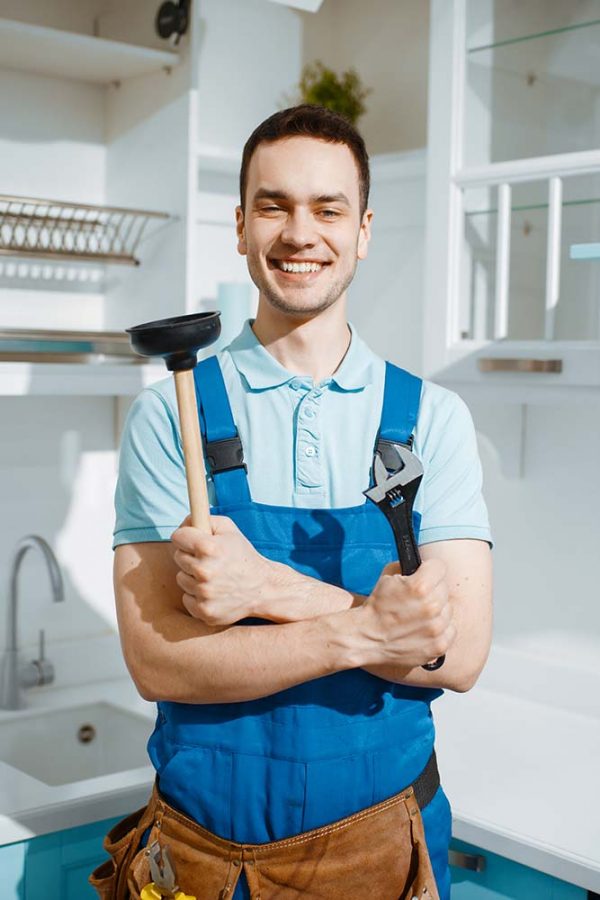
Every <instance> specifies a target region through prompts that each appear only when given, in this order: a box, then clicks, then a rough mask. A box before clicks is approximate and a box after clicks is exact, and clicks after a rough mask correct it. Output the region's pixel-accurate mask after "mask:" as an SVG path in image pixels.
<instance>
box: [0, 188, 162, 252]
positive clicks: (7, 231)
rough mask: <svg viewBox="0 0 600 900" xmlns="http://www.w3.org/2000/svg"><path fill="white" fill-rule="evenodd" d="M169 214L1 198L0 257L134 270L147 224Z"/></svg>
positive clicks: (5, 195)
mask: <svg viewBox="0 0 600 900" xmlns="http://www.w3.org/2000/svg"><path fill="white" fill-rule="evenodd" d="M170 218H172V217H171V216H170V215H169V214H168V213H161V212H149V211H147V210H140V209H122V208H119V207H116V206H94V205H90V204H82V203H63V202H61V201H57V200H42V199H39V198H32V197H13V196H9V195H7V194H0V254H6V255H9V256H15V255H18V256H34V257H37V258H43V259H63V260H69V261H86V262H104V263H124V264H126V265H133V266H137V265H139V259H137V257H136V255H135V254H136V250H137V247H138V245H139V243H140V241H141V239H142V236H143V234H144V231H145V229H146V226H147V225H148V223H149V222H150V221H157V220H163V221H164V220H167V219H170Z"/></svg>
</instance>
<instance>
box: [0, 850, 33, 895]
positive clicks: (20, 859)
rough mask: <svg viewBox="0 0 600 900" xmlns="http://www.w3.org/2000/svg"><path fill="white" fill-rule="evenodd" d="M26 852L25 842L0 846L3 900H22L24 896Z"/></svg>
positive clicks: (0, 874) (0, 876)
mask: <svg viewBox="0 0 600 900" xmlns="http://www.w3.org/2000/svg"><path fill="white" fill-rule="evenodd" d="M26 852H27V843H26V842H23V843H20V844H8V846H6V847H0V885H1V887H2V897H3V898H4V900H23V898H24V897H25V883H24V880H23V872H24V871H25V854H26Z"/></svg>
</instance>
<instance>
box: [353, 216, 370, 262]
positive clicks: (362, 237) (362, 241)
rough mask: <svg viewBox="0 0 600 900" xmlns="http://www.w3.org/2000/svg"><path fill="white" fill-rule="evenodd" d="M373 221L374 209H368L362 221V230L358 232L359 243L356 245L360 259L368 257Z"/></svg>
mask: <svg viewBox="0 0 600 900" xmlns="http://www.w3.org/2000/svg"><path fill="white" fill-rule="evenodd" d="M372 221H373V210H372V209H366V210H365V212H364V214H363V217H362V222H361V223H360V231H359V232H358V245H357V247H356V255H357V257H358V259H366V258H367V254H368V252H369V241H370V240H371V222H372Z"/></svg>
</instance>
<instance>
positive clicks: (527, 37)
mask: <svg viewBox="0 0 600 900" xmlns="http://www.w3.org/2000/svg"><path fill="white" fill-rule="evenodd" d="M594 25H600V19H592V20H591V21H590V22H577V23H576V24H575V25H566V26H564V27H563V28H550V29H548V30H547V31H539V32H537V34H522V35H519V36H518V37H512V38H505V39H504V40H501V41H496V42H495V43H492V44H483V45H482V46H480V47H468V48H467V53H468V54H473V53H482V52H483V51H484V50H496V49H498V48H499V47H509V46H511V45H512V44H522V43H524V42H526V41H537V40H539V39H541V38H547V37H553V36H555V35H559V34H568V33H569V32H570V31H577V30H578V29H580V28H591V27H593V26H594Z"/></svg>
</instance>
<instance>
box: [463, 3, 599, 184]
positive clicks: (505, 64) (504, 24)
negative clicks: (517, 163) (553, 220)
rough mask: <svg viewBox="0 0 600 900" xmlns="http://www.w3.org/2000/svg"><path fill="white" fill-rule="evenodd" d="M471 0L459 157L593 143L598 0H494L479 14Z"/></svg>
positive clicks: (504, 156) (523, 155)
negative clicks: (522, 0) (488, 11)
mask: <svg viewBox="0 0 600 900" xmlns="http://www.w3.org/2000/svg"><path fill="white" fill-rule="evenodd" d="M476 3H477V0H471V2H470V4H469V15H470V16H471V17H472V19H473V22H472V23H471V27H470V28H468V32H469V37H468V39H467V48H466V84H465V132H464V146H465V159H464V165H465V166H466V167H470V166H480V165H486V164H488V163H494V162H501V161H505V160H513V159H530V158H532V157H542V156H550V155H554V154H559V153H576V152H581V151H585V150H589V149H590V148H594V147H597V146H598V145H599V144H600V119H599V117H598V107H599V102H600V67H599V66H598V59H599V58H600V2H594V3H591V4H590V3H586V4H582V3H579V2H577V0H573V2H572V3H571V2H569V3H563V4H558V5H557V4H547V3H545V4H535V3H534V4H531V3H528V4H520V5H518V6H517V5H516V4H515V3H514V2H507V0H496V2H495V3H494V4H493V16H492V17H489V18H488V19H487V20H485V21H484V20H483V19H482V18H481V11H480V10H479V9H478V7H477V6H476V5H474V4H476ZM486 8H488V7H487V4H486ZM478 16H479V17H480V19H479V20H478V18H477V17H478Z"/></svg>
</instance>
